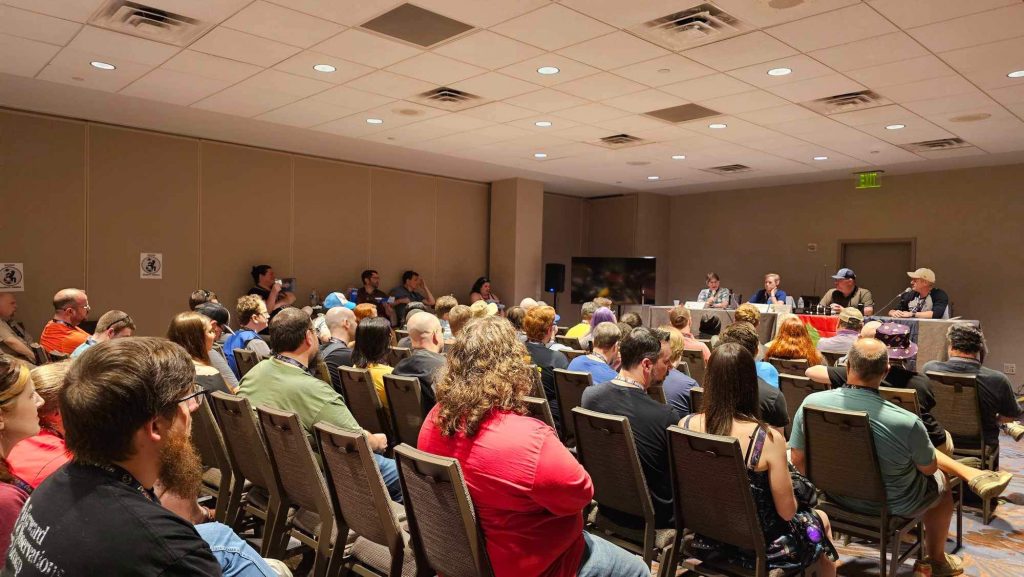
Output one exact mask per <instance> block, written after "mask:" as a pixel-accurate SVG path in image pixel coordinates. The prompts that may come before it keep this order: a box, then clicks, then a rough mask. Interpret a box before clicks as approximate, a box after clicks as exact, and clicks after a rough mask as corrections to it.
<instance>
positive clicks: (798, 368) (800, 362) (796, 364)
mask: <svg viewBox="0 0 1024 577" xmlns="http://www.w3.org/2000/svg"><path fill="white" fill-rule="evenodd" d="M768 362H769V363H771V365H772V366H773V367H775V368H776V369H778V371H779V374H787V375H799V376H801V377H802V376H803V375H804V373H806V372H807V359H777V358H775V357H772V358H770V359H768Z"/></svg>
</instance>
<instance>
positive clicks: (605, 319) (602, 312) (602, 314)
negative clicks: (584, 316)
mask: <svg viewBox="0 0 1024 577" xmlns="http://www.w3.org/2000/svg"><path fill="white" fill-rule="evenodd" d="M614 322H615V313H613V312H612V311H611V309H609V308H608V307H601V308H599V309H597V310H596V311H594V316H592V317H590V330H594V327H596V326H597V325H599V324H601V323H614Z"/></svg>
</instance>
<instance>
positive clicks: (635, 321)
mask: <svg viewBox="0 0 1024 577" xmlns="http://www.w3.org/2000/svg"><path fill="white" fill-rule="evenodd" d="M619 320H620V321H621V322H624V323H626V324H627V325H629V326H630V327H632V328H634V329H637V328H640V327H642V326H644V321H643V319H641V318H640V315H639V314H638V313H634V312H628V313H623V314H622V318H621V319H619Z"/></svg>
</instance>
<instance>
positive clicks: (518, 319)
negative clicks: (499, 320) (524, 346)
mask: <svg viewBox="0 0 1024 577" xmlns="http://www.w3.org/2000/svg"><path fill="white" fill-rule="evenodd" d="M505 318H506V319H508V322H510V323H512V328H513V329H515V330H516V337H517V338H518V339H519V340H520V341H522V342H524V343H525V342H526V333H524V332H523V319H525V318H526V309H524V308H523V307H520V306H514V307H512V308H510V309H508V312H507V313H506V314H505Z"/></svg>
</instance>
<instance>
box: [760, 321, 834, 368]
mask: <svg viewBox="0 0 1024 577" xmlns="http://www.w3.org/2000/svg"><path fill="white" fill-rule="evenodd" d="M764 356H765V358H766V359H795V360H805V361H807V364H808V365H809V366H810V365H824V364H825V358H824V357H822V356H821V353H819V352H818V349H817V348H815V347H814V341H812V340H811V336H810V335H809V334H807V327H806V326H804V323H803V321H801V320H800V317H797V316H791V317H789V318H788V319H786V320H784V321H782V324H780V325H779V329H778V332H777V333H776V334H775V339H773V340H772V342H771V343H770V344H769V345H768V350H767V351H765V353H764Z"/></svg>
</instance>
